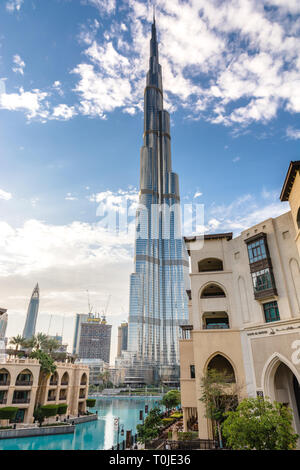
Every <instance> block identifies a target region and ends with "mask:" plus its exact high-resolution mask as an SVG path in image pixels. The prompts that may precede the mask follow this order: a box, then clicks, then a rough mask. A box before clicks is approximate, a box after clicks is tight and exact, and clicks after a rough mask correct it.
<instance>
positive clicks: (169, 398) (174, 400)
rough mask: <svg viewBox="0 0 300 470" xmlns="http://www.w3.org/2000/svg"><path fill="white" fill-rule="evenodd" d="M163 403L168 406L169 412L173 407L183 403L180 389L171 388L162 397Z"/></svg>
mask: <svg viewBox="0 0 300 470" xmlns="http://www.w3.org/2000/svg"><path fill="white" fill-rule="evenodd" d="M161 402H162V404H163V405H164V406H165V407H166V408H167V411H168V412H169V411H170V410H171V409H172V408H176V406H179V405H180V403H181V397H180V391H179V390H170V391H169V392H167V393H166V394H165V395H164V396H163V398H162V401H161Z"/></svg>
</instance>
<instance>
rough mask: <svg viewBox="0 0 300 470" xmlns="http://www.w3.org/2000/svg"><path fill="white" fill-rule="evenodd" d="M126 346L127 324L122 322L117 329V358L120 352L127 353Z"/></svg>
mask: <svg viewBox="0 0 300 470" xmlns="http://www.w3.org/2000/svg"><path fill="white" fill-rule="evenodd" d="M127 345H128V323H127V322H123V323H121V325H120V326H119V327H118V346H117V357H120V356H121V353H122V351H127Z"/></svg>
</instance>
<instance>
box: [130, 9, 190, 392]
mask: <svg viewBox="0 0 300 470" xmlns="http://www.w3.org/2000/svg"><path fill="white" fill-rule="evenodd" d="M134 262H135V272H134V273H133V274H131V277H130V305H129V326H128V353H127V357H129V356H130V355H131V368H130V370H128V371H127V374H126V381H127V382H128V383H130V382H144V383H145V382H146V383H147V382H148V383H151V382H161V381H164V382H178V380H179V345H178V340H179V337H180V325H183V324H186V323H188V321H187V320H188V304H187V302H188V298H187V293H186V290H187V289H188V288H189V287H188V282H189V281H188V266H189V263H188V256H187V253H186V251H185V245H184V241H183V238H182V234H181V217H180V196H179V181H178V175H177V174H176V173H173V172H172V161H171V135H170V115H169V113H168V112H167V111H166V110H165V109H164V107H163V86H162V68H161V65H160V64H159V56H158V43H157V33H156V24H155V18H154V19H153V24H152V37H151V41H150V61H149V71H148V73H147V83H146V88H145V95H144V144H143V147H142V148H141V160H140V193H139V206H138V209H137V212H136V239H135V259H134Z"/></svg>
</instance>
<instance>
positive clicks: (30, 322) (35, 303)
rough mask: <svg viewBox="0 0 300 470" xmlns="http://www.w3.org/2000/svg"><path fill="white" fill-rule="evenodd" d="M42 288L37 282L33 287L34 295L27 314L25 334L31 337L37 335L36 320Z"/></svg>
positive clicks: (25, 336) (27, 337)
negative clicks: (40, 288)
mask: <svg viewBox="0 0 300 470" xmlns="http://www.w3.org/2000/svg"><path fill="white" fill-rule="evenodd" d="M39 303H40V290H39V285H38V284H37V285H36V286H35V288H34V289H33V292H32V296H31V299H30V302H29V305H28V310H27V316H26V322H25V327H24V331H23V336H24V338H26V339H30V338H32V337H33V336H34V335H35V327H36V320H37V316H38V312H39Z"/></svg>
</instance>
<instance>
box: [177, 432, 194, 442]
mask: <svg viewBox="0 0 300 470" xmlns="http://www.w3.org/2000/svg"><path fill="white" fill-rule="evenodd" d="M178 439H179V441H192V440H194V439H198V433H197V431H189V432H179V433H178Z"/></svg>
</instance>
